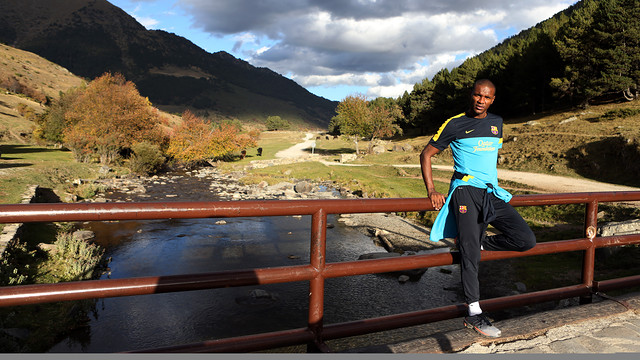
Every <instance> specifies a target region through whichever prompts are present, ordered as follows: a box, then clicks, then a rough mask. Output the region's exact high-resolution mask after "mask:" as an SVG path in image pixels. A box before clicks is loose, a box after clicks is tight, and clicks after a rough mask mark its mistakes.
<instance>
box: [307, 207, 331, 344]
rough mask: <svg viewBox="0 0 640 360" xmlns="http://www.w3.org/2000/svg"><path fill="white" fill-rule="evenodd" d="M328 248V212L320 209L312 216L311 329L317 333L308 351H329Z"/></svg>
mask: <svg viewBox="0 0 640 360" xmlns="http://www.w3.org/2000/svg"><path fill="white" fill-rule="evenodd" d="M326 250H327V213H326V212H325V210H324V209H320V210H318V211H317V212H316V213H314V214H313V215H312V216H311V252H310V263H311V266H312V267H313V268H314V269H316V276H315V277H314V278H313V279H312V280H311V281H310V283H309V324H308V326H309V329H310V330H311V331H312V332H313V334H314V335H315V341H314V343H313V344H308V345H307V351H308V352H324V351H327V349H326V345H325V344H324V343H323V341H322V326H323V324H322V321H323V317H324V270H325V266H326V260H327V259H326Z"/></svg>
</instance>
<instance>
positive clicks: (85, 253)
mask: <svg viewBox="0 0 640 360" xmlns="http://www.w3.org/2000/svg"><path fill="white" fill-rule="evenodd" d="M55 245H56V248H57V251H56V253H55V255H54V257H55V260H56V261H58V262H59V263H61V265H62V266H60V269H61V270H60V273H59V274H58V277H59V279H60V280H61V281H77V280H86V279H91V278H92V277H93V275H94V270H96V268H98V267H99V266H100V264H101V262H102V256H103V255H104V249H102V248H101V247H99V246H98V245H96V244H91V243H89V242H87V241H85V240H82V239H79V238H76V237H74V236H73V234H71V233H68V232H64V233H60V234H58V236H57V237H56V242H55Z"/></svg>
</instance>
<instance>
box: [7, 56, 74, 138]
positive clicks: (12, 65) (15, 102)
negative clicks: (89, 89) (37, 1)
mask: <svg viewBox="0 0 640 360" xmlns="http://www.w3.org/2000/svg"><path fill="white" fill-rule="evenodd" d="M82 83H83V80H82V79H81V78H80V77H78V76H75V75H74V74H72V73H71V72H69V70H67V69H65V68H63V67H62V66H60V65H57V64H54V63H52V62H51V61H48V60H46V59H44V58H42V57H40V56H38V55H36V54H33V53H30V52H28V51H23V50H19V49H15V48H12V47H10V46H6V45H2V44H0V88H4V89H6V91H1V92H0V140H3V141H18V142H26V141H28V139H29V136H30V133H31V131H32V130H33V127H34V123H33V120H34V118H33V115H34V114H40V113H42V112H43V111H44V110H45V105H44V104H46V103H47V101H48V100H47V99H57V98H58V97H59V96H60V92H64V91H67V90H68V89H69V88H71V87H75V86H80V85H81V84H82ZM24 93H28V94H29V95H30V96H29V97H27V96H25V95H24Z"/></svg>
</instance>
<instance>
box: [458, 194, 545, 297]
mask: <svg viewBox="0 0 640 360" xmlns="http://www.w3.org/2000/svg"><path fill="white" fill-rule="evenodd" d="M485 191H486V190H485V189H479V188H476V187H473V186H458V187H457V188H456V189H455V190H454V191H453V194H451V201H450V202H449V206H450V207H449V211H450V212H453V213H454V214H455V217H456V223H457V226H458V248H459V249H460V256H461V261H460V269H461V275H462V289H463V290H464V296H465V300H466V302H467V304H470V303H472V302H475V301H479V300H480V285H479V282H478V266H479V265H480V245H482V246H483V247H484V249H485V250H491V251H526V250H529V249H531V248H532V247H534V246H535V244H536V237H535V235H534V234H533V232H532V231H531V229H530V228H529V225H527V223H526V222H525V221H524V219H522V216H520V214H519V213H518V212H517V211H516V210H515V209H514V208H513V206H511V205H509V204H508V203H506V202H504V201H502V200H500V199H498V198H497V197H495V196H494V195H493V194H489V197H490V201H491V202H492V203H493V207H494V209H495V214H496V218H495V220H493V221H492V222H491V225H492V226H493V227H494V228H496V229H497V230H499V231H500V232H501V234H498V235H493V236H486V237H485V236H484V233H485V230H486V229H487V224H484V223H483V221H482V199H483V197H484V195H485Z"/></svg>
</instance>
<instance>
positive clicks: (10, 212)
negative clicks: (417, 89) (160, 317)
mask: <svg viewBox="0 0 640 360" xmlns="http://www.w3.org/2000/svg"><path fill="white" fill-rule="evenodd" d="M621 201H640V191H633V192H594V193H570V194H544V195H521V196H515V197H514V198H513V199H512V200H511V204H513V205H514V206H540V205H560V204H586V211H585V221H584V237H583V238H578V239H568V240H560V241H550V242H543V243H538V244H537V245H536V246H535V247H534V248H533V249H531V250H528V251H526V252H522V253H520V252H492V251H483V252H482V261H489V260H497V259H506V258H515V257H525V256H533V255H543V254H554V253H560V252H569V251H583V252H584V257H583V266H582V267H583V268H582V281H581V283H579V284H575V285H571V286H567V287H561V288H555V289H549V290H544V291H537V292H530V293H524V294H518V295H512V296H504V297H498V298H492V299H487V300H483V301H481V306H482V308H483V309H485V310H487V311H492V310H498V309H505V308H510V307H517V306H523V305H528V304H534V303H540V302H545V301H550V300H558V299H563V298H570V297H580V299H581V301H582V302H588V301H589V300H590V297H591V294H592V293H594V292H596V291H605V290H610V289H618V288H623V287H629V286H637V285H640V275H637V276H630V277H625V278H620V279H611V280H606V281H594V267H595V249H596V248H601V247H611V246H621V245H630V244H639V243H640V235H625V236H608V237H597V236H596V233H597V226H598V225H597V213H598V204H599V203H600V202H621ZM432 210H434V209H433V207H432V206H431V204H430V202H429V201H428V200H427V199H425V198H406V199H349V200H263V201H253V200H251V201H249V200H247V201H216V202H166V203H151V202H149V203H86V204H85V203H83V204H10V205H0V223H28V222H64V221H111V220H155V219H184V218H231V217H263V216H289V215H311V219H312V221H311V239H310V261H309V264H306V265H297V266H283V267H271V268H255V269H246V270H236V271H222V272H214V273H208V274H180V275H172V276H149V277H138V278H126V279H106V280H88V281H76V282H67V283H58V284H38V285H21V286H7V287H0V307H6V306H18V305H27V304H37V303H47V302H56V301H68V300H81V299H92V298H108V297H119V296H133V295H146V294H158V293H167V292H179V291H192V290H202V289H215V288H223V287H237V286H249V285H258V284H275V283H286V282H297V281H308V282H309V289H310V291H309V308H308V324H307V327H306V328H300V329H290V330H284V331H277V332H270V333H263V334H256V335H247V336H241V337H234V338H226V339H213V340H209V341H204V342H198V343H191V344H184V345H179V346H171V347H164V348H157V349H132V350H135V351H146V352H250V351H257V350H263V349H269V348H277V347H282V346H290V345H300V344H306V345H307V347H308V350H309V351H330V349H329V348H328V347H327V346H326V344H325V340H331V339H337V338H343V337H349V336H355V335H363V334H368V333H373V332H378V331H384V330H391V329H397V328H401V327H407V326H414V325H419V324H425V323H430V322H435V321H440V320H446V319H451V318H455V317H460V316H464V315H465V314H466V306H465V305H464V304H457V305H450V306H444V307H438V308H433V309H427V310H421V311H414V312H409V313H402V314H395V315H390V316H384V317H377V318H370V319H363V320H357V321H352V322H345V323H337V324H328V325H325V324H323V313H324V290H325V280H326V279H329V278H336V277H345V276H355V275H364V274H375V273H383V272H391V271H401V270H410V269H418V268H429V267H434V266H444V265H451V264H454V263H459V261H460V259H459V254H458V253H457V252H455V251H454V252H449V253H438V254H422V255H412V256H403V257H395V258H385V259H375V260H359V261H347V262H334V263H327V262H326V261H325V259H326V229H327V226H326V225H327V215H329V214H352V213H385V212H411V211H432Z"/></svg>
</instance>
